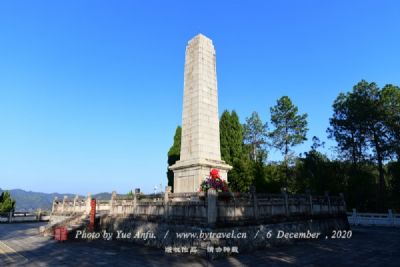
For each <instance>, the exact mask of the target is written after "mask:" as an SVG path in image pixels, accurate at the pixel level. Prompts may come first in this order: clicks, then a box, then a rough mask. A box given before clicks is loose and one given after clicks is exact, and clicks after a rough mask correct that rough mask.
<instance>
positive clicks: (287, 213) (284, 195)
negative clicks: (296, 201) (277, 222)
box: [281, 188, 289, 216]
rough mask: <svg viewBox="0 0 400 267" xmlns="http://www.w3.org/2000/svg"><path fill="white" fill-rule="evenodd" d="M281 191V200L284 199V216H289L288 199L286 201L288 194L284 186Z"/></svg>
mask: <svg viewBox="0 0 400 267" xmlns="http://www.w3.org/2000/svg"><path fill="white" fill-rule="evenodd" d="M281 193H282V196H283V201H284V205H285V214H286V216H289V201H288V194H287V192H286V188H282V189H281Z"/></svg>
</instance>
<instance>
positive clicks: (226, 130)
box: [219, 110, 243, 164]
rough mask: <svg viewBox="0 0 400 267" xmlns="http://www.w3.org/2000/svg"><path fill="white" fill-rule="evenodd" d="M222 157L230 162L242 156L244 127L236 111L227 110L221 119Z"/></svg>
mask: <svg viewBox="0 0 400 267" xmlns="http://www.w3.org/2000/svg"><path fill="white" fill-rule="evenodd" d="M219 130H220V146H221V157H222V159H223V160H225V161H226V162H227V163H228V164H233V162H234V160H235V159H240V158H241V157H242V154H243V151H242V147H243V128H242V125H241V124H240V121H239V116H238V115H237V113H236V111H234V110H233V111H232V112H231V113H229V111H227V110H225V111H224V112H223V113H222V115H221V119H220V121H219Z"/></svg>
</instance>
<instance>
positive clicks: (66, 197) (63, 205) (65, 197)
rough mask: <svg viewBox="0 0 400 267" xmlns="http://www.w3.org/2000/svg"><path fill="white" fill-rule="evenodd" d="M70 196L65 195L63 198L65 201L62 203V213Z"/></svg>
mask: <svg viewBox="0 0 400 267" xmlns="http://www.w3.org/2000/svg"><path fill="white" fill-rule="evenodd" d="M67 199H68V196H64V198H63V203H62V208H61V213H64V211H65V202H66V201H67Z"/></svg>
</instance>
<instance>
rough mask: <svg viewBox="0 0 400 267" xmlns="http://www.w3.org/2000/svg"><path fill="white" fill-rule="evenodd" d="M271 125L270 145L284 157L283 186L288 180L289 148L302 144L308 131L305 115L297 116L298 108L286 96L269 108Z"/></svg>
mask: <svg viewBox="0 0 400 267" xmlns="http://www.w3.org/2000/svg"><path fill="white" fill-rule="evenodd" d="M270 111H271V124H272V125H273V126H274V128H275V129H274V130H273V131H272V132H271V133H270V136H271V138H272V145H273V146H274V147H275V148H277V149H279V150H280V151H281V152H282V154H283V155H284V160H283V163H284V166H285V169H286V180H285V184H286V185H288V180H289V156H290V154H289V153H290V152H291V148H292V147H293V146H295V145H298V144H301V143H303V142H304V141H305V140H307V138H306V134H307V131H308V128H307V114H302V115H299V114H298V108H297V107H296V106H295V105H293V103H292V101H291V100H290V98H289V97H288V96H283V97H281V98H280V99H278V101H277V104H276V105H275V106H274V107H271V109H270Z"/></svg>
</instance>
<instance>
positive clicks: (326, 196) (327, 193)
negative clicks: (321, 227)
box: [325, 191, 332, 214]
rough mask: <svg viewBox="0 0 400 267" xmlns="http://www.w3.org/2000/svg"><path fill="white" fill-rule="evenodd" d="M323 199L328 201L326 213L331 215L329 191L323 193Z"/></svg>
mask: <svg viewBox="0 0 400 267" xmlns="http://www.w3.org/2000/svg"><path fill="white" fill-rule="evenodd" d="M325 198H326V200H327V201H328V212H329V214H331V213H332V207H331V198H330V197H329V191H325Z"/></svg>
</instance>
